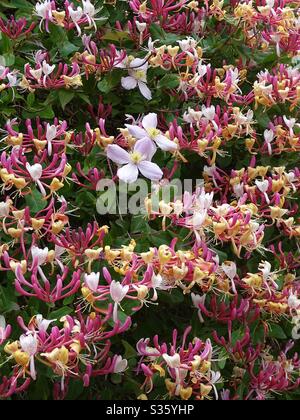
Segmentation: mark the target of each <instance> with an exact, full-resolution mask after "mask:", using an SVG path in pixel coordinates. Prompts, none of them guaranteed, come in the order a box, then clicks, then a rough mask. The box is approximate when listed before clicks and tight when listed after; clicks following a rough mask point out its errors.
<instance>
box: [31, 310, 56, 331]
mask: <svg viewBox="0 0 300 420" xmlns="http://www.w3.org/2000/svg"><path fill="white" fill-rule="evenodd" d="M55 321H56V319H45V318H44V317H43V315H41V314H38V315H36V316H35V323H36V326H37V329H38V331H39V332H46V331H47V330H48V328H49V326H50V325H51V324H52V323H53V322H55Z"/></svg>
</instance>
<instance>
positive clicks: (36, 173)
mask: <svg viewBox="0 0 300 420" xmlns="http://www.w3.org/2000/svg"><path fill="white" fill-rule="evenodd" d="M26 169H27V171H28V172H29V175H30V176H31V179H32V180H33V181H35V182H38V181H39V180H40V178H41V177H42V174H43V167H42V165H41V164H40V163H35V164H34V165H30V164H29V163H28V162H27V163H26Z"/></svg>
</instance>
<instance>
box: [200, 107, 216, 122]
mask: <svg viewBox="0 0 300 420" xmlns="http://www.w3.org/2000/svg"><path fill="white" fill-rule="evenodd" d="M201 111H202V114H203V116H204V117H205V118H207V119H208V120H209V121H213V119H214V118H215V115H216V108H215V107H214V106H213V105H211V106H209V107H206V106H205V105H202V108H201Z"/></svg>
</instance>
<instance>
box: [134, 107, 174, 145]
mask: <svg viewBox="0 0 300 420" xmlns="http://www.w3.org/2000/svg"><path fill="white" fill-rule="evenodd" d="M157 124H158V121H157V114H154V113H150V114H148V115H145V116H144V118H143V119H142V127H139V126H138V125H132V124H126V127H127V128H128V131H129V133H130V134H131V135H132V136H134V137H135V138H137V139H149V140H150V141H151V143H152V147H153V149H154V148H155V143H156V144H157V146H158V147H159V148H160V149H162V150H164V151H170V152H174V151H175V150H176V149H177V144H176V143H175V142H173V141H171V140H169V139H168V138H167V137H166V136H164V135H163V134H162V133H161V131H160V130H158V129H157Z"/></svg>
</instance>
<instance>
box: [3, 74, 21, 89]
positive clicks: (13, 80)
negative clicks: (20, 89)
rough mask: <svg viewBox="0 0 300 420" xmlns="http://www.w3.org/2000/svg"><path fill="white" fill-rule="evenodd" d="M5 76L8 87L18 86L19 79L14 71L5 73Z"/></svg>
mask: <svg viewBox="0 0 300 420" xmlns="http://www.w3.org/2000/svg"><path fill="white" fill-rule="evenodd" d="M6 77H7V79H8V83H9V86H10V87H14V86H18V84H19V81H18V77H17V74H16V73H7V76H6Z"/></svg>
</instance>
